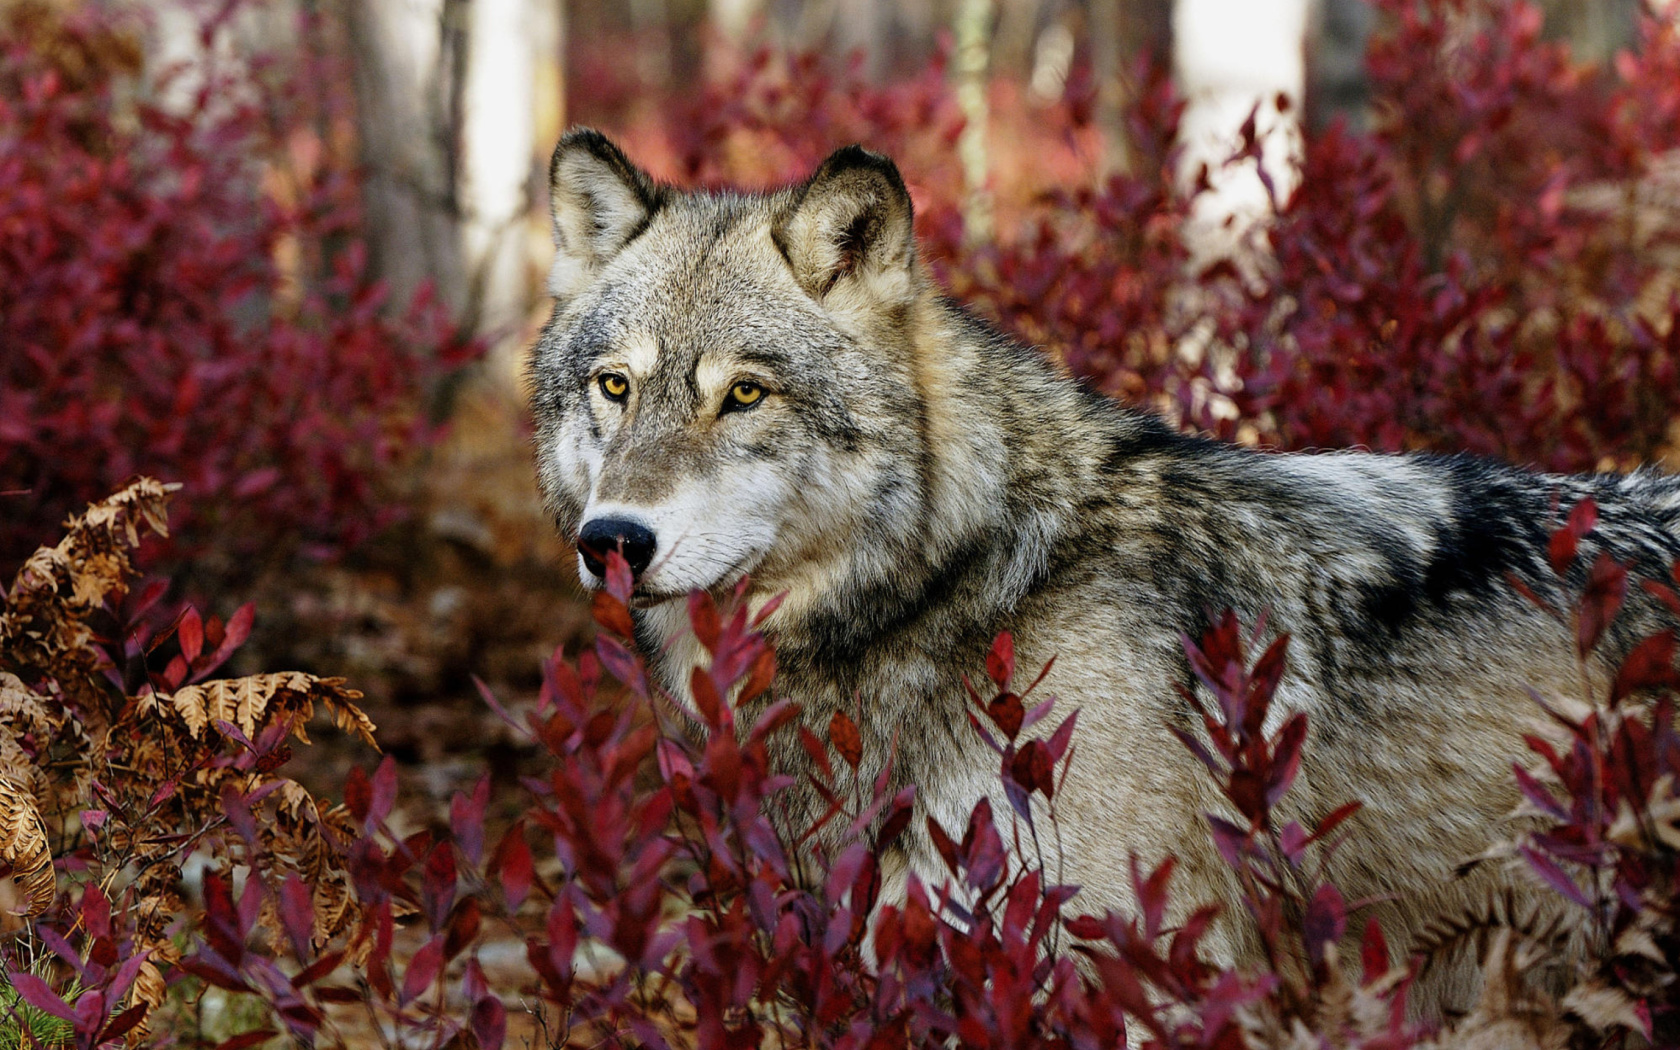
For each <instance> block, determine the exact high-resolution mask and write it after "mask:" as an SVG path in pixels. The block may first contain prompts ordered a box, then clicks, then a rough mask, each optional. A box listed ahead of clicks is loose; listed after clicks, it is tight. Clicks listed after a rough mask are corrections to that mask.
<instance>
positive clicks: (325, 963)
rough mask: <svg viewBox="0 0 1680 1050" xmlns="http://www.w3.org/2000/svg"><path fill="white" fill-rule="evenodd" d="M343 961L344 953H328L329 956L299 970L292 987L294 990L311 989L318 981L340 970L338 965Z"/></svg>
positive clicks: (322, 957) (326, 955)
mask: <svg viewBox="0 0 1680 1050" xmlns="http://www.w3.org/2000/svg"><path fill="white" fill-rule="evenodd" d="M343 961H344V952H342V951H337V952H328V953H327V954H325V955H323V956H321V957H320V958H319V959H316V960H315V961H314V962H312V963H310V964H309V965H308V966H305V967H304V968H303V969H301V970H299V971H298V973H297V976H296V977H293V978H292V987H293V988H307V987H309V986H310V985H312V984H314V983H315V982H316V981H319V980H320V979H321V978H323V977H325V976H326V975H327V974H329V973H332V972H333V971H334V970H336V969H338V964H339V963H341V962H343Z"/></svg>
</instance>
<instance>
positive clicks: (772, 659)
mask: <svg viewBox="0 0 1680 1050" xmlns="http://www.w3.org/2000/svg"><path fill="white" fill-rule="evenodd" d="M775 679H776V653H775V650H773V649H766V650H764V651H763V652H762V653H759V654H758V658H757V659H755V660H754V661H753V665H752V671H751V672H750V673H749V674H748V675H747V683H746V684H745V685H743V686H742V687H741V692H740V693H739V694H738V695H739V696H740V702H741V703H743V704H745V703H748V702H750V701H753V700H756V699H758V698H759V697H760V696H761V695H763V694H764V693H765V692H766V691H767V690H768V689H769V688H770V684H771V683H772V682H774V681H775Z"/></svg>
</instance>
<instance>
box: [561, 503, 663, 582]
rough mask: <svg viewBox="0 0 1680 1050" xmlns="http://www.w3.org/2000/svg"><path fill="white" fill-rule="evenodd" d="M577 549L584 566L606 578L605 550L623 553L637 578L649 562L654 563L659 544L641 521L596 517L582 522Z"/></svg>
mask: <svg viewBox="0 0 1680 1050" xmlns="http://www.w3.org/2000/svg"><path fill="white" fill-rule="evenodd" d="M577 546H578V553H579V554H581V555H583V564H584V566H585V567H586V568H588V569H589V571H590V572H592V573H594V574H595V575H596V576H598V577H600V578H602V579H605V578H606V575H607V552H608V551H618V552H619V553H620V554H622V555H623V556H624V560H625V561H626V562H627V563H629V565H630V571H631V573H633V574H634V575H637V576H640V575H641V574H642V570H643V569H646V568H647V567H648V563H649V562H651V561H653V552H654V549H655V547H657V546H658V543H657V541H656V540H655V539H654V537H653V532H652V530H650V529H649V528H648V527H647V526H645V525H643V524H641V523H640V522H635V521H631V520H630V519H629V518H596V519H595V520H594V521H590V522H585V523H584V526H583V531H582V532H581V533H579V534H578V545H577Z"/></svg>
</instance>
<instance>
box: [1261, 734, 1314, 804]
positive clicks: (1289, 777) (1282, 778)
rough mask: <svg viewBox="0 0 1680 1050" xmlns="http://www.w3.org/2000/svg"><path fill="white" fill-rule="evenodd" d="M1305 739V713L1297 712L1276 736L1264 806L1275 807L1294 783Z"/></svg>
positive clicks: (1268, 771)
mask: <svg viewBox="0 0 1680 1050" xmlns="http://www.w3.org/2000/svg"><path fill="white" fill-rule="evenodd" d="M1306 739H1307V716H1306V712H1304V711H1298V712H1296V713H1295V714H1293V715H1291V716H1290V717H1289V721H1287V722H1285V723H1284V724H1283V729H1282V730H1281V731H1280V732H1279V733H1278V736H1277V749H1276V750H1275V751H1273V752H1272V767H1271V769H1269V770H1267V772H1266V805H1268V806H1275V805H1277V804H1278V800H1279V799H1281V798H1282V797H1283V796H1284V793H1285V792H1287V791H1288V790H1289V786H1290V785H1291V784H1293V783H1295V774H1296V773H1298V772H1300V769H1301V745H1302V744H1304V743H1305V742H1306Z"/></svg>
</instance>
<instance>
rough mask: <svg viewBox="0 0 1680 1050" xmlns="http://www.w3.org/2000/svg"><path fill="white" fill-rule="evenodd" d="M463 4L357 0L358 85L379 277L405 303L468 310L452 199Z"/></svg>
mask: <svg viewBox="0 0 1680 1050" xmlns="http://www.w3.org/2000/svg"><path fill="white" fill-rule="evenodd" d="M460 8H461V2H460V0H352V2H351V3H350V4H349V19H348V23H349V29H350V42H351V47H352V49H353V51H354V54H353V56H352V61H353V74H352V80H353V82H354V84H353V86H354V88H355V92H356V123H357V134H358V138H359V141H360V147H361V156H362V164H363V167H364V168H365V170H366V173H367V175H366V182H365V184H364V186H363V199H364V202H365V206H366V208H367V220H368V222H367V225H368V241H369V244H368V247H369V252H370V255H371V260H372V264H373V268H374V272H375V273H377V274H379V275H380V276H381V277H383V278H384V279H385V280H386V281H387V282H388V283H389V285H390V287H391V291H392V293H393V296H394V299H395V301H396V302H399V303H400V302H405V301H407V299H408V298H409V297H410V296H412V295H413V294H414V292H415V290H416V289H417V288H419V287H420V285H421V284H422V283H423V282H426V281H431V282H432V283H433V284H434V285H435V286H436V288H437V291H438V294H439V295H440V296H441V298H442V300H443V301H444V303H446V304H447V305H448V306H449V307H451V308H452V309H455V310H460V309H462V308H463V307H465V305H466V299H467V296H466V287H465V283H464V280H463V269H462V260H461V252H460V245H459V234H458V228H457V227H458V218H459V206H458V202H457V199H456V192H455V189H456V188H455V130H456V126H457V123H458V119H457V113H458V102H459V90H458V84H459V81H460V77H459V72H460V68H461V64H462V60H463V58H464V53H463V41H462V36H463V35H464V28H465V27H464V26H462V25H459V23H460V22H462V21H463V19H462V18H460Z"/></svg>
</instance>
